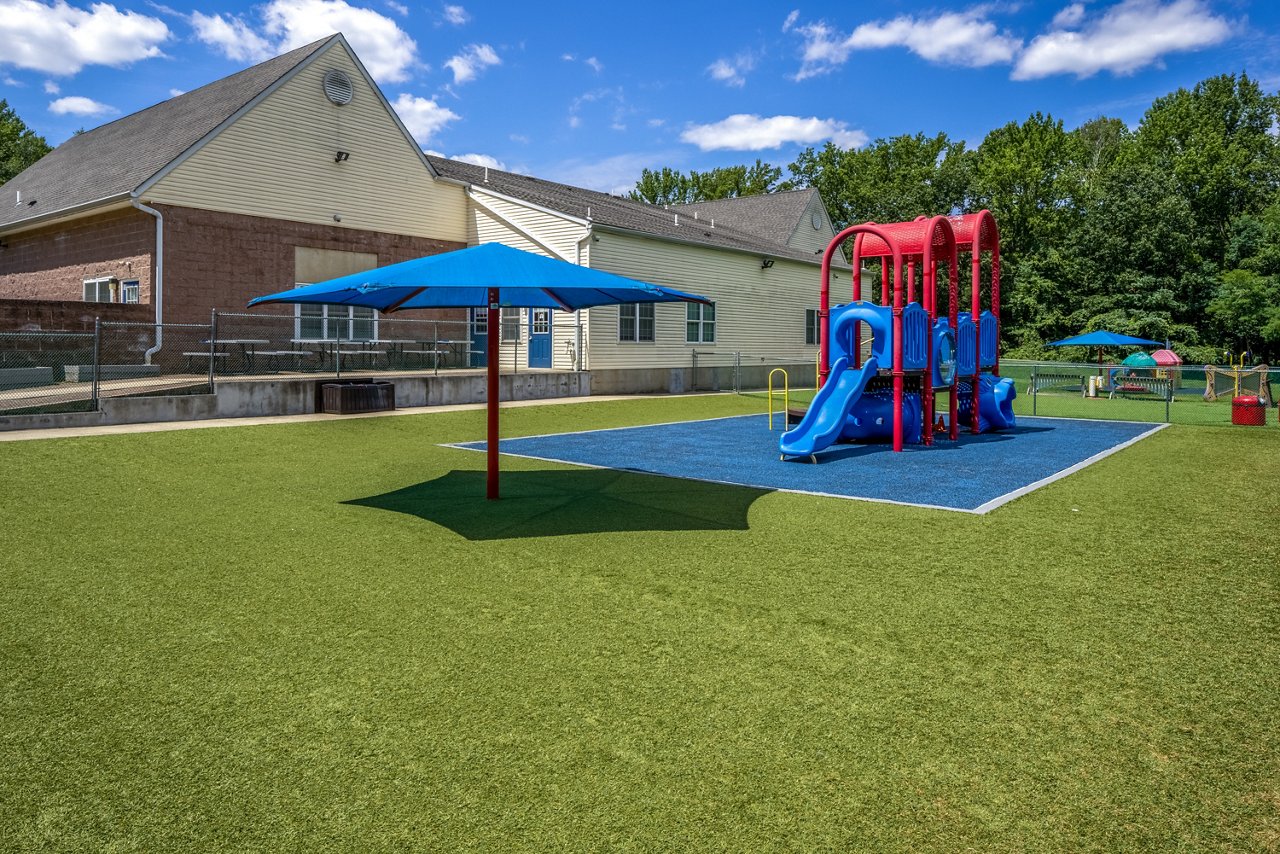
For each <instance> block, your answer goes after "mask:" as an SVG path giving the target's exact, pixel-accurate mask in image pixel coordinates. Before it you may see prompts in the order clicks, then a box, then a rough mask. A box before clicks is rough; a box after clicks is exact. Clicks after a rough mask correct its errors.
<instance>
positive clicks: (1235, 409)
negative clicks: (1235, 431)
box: [1231, 394, 1267, 427]
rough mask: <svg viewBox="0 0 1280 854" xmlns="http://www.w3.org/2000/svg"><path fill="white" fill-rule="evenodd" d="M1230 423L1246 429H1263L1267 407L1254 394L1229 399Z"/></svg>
mask: <svg viewBox="0 0 1280 854" xmlns="http://www.w3.org/2000/svg"><path fill="white" fill-rule="evenodd" d="M1231 423H1232V424H1241V425H1244V426H1246V427H1263V426H1265V425H1266V423H1267V405H1266V404H1265V403H1263V402H1262V398H1260V397H1258V396H1257V395H1256V394H1242V395H1240V396H1239V397H1233V398H1231Z"/></svg>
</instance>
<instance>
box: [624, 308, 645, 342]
mask: <svg viewBox="0 0 1280 854" xmlns="http://www.w3.org/2000/svg"><path fill="white" fill-rule="evenodd" d="M618 340H619V341H652V340H653V303H651V302H626V303H622V304H621V305H619V306H618Z"/></svg>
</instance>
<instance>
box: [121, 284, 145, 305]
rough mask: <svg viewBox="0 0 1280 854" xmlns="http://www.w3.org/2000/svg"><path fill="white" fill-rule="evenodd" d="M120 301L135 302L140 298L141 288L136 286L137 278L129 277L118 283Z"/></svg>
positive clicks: (139, 300)
mask: <svg viewBox="0 0 1280 854" xmlns="http://www.w3.org/2000/svg"><path fill="white" fill-rule="evenodd" d="M120 288H121V291H120V301H121V302H127V303H137V302H141V300H142V289H141V288H140V287H139V286H138V280H137V279H131V280H129V281H127V282H124V283H122V284H121V285H120Z"/></svg>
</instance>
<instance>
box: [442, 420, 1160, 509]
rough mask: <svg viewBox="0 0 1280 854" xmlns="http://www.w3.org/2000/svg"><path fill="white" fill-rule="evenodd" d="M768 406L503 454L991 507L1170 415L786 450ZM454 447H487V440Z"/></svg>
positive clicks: (1033, 423) (536, 440) (514, 445)
mask: <svg viewBox="0 0 1280 854" xmlns="http://www.w3.org/2000/svg"><path fill="white" fill-rule="evenodd" d="M778 421H779V419H778V417H777V416H775V418H774V426H775V429H774V431H773V432H770V431H769V429H768V418H767V416H765V415H746V416H736V417H731V418H715V419H711V420H708V421H686V422H681V423H677V424H657V425H650V426H644V427H625V428H620V429H613V430H593V431H590V432H584V433H560V434H555V435H548V436H527V437H522V438H516V439H503V440H502V442H501V443H500V450H501V452H502V453H503V454H510V455H514V456H520V457H532V458H534V459H541V460H551V461H556V462H566V463H576V464H579V465H587V466H594V467H598V468H609V469H620V470H624V471H632V472H647V473H650V474H660V475H666V476H669V477H679V478H687V479H691V480H708V481H714V482H717V483H730V484H738V485H741V486H751V487H758V488H763V489H774V490H785V491H788V492H804V493H812V494H818V495H828V496H833V497H840V498H853V499H861V500H866V501H887V502H893V503H897V504H911V505H916V506H925V507H935V508H939V509H947V510H960V511H966V512H971V513H986V512H988V511H990V510H992V509H994V508H995V507H998V506H1000V505H1001V504H1004V503H1006V502H1007V501H1011V500H1013V499H1014V498H1016V497H1018V496H1019V495H1023V494H1025V493H1027V492H1029V491H1031V490H1032V489H1035V488H1038V487H1040V486H1043V485H1045V484H1046V483H1049V482H1051V481H1052V480H1057V479H1058V478H1060V477H1064V476H1066V475H1067V474H1070V473H1071V472H1073V471H1076V470H1078V469H1080V468H1083V467H1084V466H1085V465H1087V464H1089V463H1092V462H1095V461H1096V460H1097V459H1101V458H1102V457H1103V456H1106V455H1108V454H1110V453H1113V452H1114V451H1117V450H1119V449H1120V448H1122V447H1124V446H1126V445H1128V444H1132V443H1133V442H1135V441H1137V440H1138V439H1140V438H1143V437H1145V436H1147V435H1149V434H1151V433H1154V432H1156V431H1157V430H1159V429H1161V428H1162V427H1164V426H1166V425H1163V424H1138V423H1134V422H1128V421H1084V420H1079V419H1067V418H1032V417H1019V418H1018V426H1017V427H1016V428H1015V429H1013V430H1008V431H1004V432H1001V433H985V434H981V435H977V436H974V435H970V434H967V433H964V432H962V433H961V435H960V439H959V440H958V441H955V442H952V441H949V440H947V439H944V438H942V436H941V435H939V436H938V437H937V438H936V439H935V441H934V444H933V446H932V447H929V448H926V447H924V446H922V445H908V446H907V447H906V448H905V449H904V450H903V452H902V453H900V454H895V453H893V450H892V448H891V447H890V446H889V445H888V444H837V445H832V446H831V447H830V448H827V449H826V450H825V451H820V452H819V453H818V454H817V460H818V461H817V463H816V464H814V463H810V462H808V461H807V459H788V460H780V459H779V458H778V438H779V436H780V435H781V431H780V430H778V429H776V428H777V427H778ZM452 447H458V448H466V449H468V450H478V451H479V450H484V449H485V443H484V442H468V443H465V444H458V445H454V446H452Z"/></svg>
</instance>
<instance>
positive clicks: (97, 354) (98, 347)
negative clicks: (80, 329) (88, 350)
mask: <svg viewBox="0 0 1280 854" xmlns="http://www.w3.org/2000/svg"><path fill="white" fill-rule="evenodd" d="M101 372H102V318H101V317H95V318H94V319H93V375H92V379H91V385H90V391H89V395H90V400H91V405H92V406H93V411H94V412H97V411H98V381H99V377H98V375H99V374H100V373H101Z"/></svg>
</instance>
